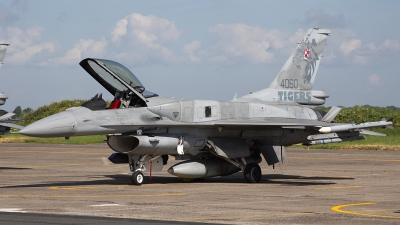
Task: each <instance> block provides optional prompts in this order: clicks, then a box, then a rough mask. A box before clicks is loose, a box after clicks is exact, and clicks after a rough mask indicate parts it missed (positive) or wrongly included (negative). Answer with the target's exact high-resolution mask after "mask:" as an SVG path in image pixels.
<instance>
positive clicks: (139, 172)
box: [128, 155, 161, 185]
mask: <svg viewBox="0 0 400 225" xmlns="http://www.w3.org/2000/svg"><path fill="white" fill-rule="evenodd" d="M128 157H129V168H130V170H131V171H132V172H133V174H132V177H131V181H132V184H134V185H142V183H143V181H144V175H143V172H144V171H146V167H145V165H146V164H149V163H151V162H152V161H154V160H156V159H157V158H159V157H161V155H158V156H149V157H148V158H150V159H149V160H147V161H144V160H145V159H146V157H147V155H141V156H137V157H135V159H133V157H132V155H130V156H128ZM150 176H151V167H150Z"/></svg>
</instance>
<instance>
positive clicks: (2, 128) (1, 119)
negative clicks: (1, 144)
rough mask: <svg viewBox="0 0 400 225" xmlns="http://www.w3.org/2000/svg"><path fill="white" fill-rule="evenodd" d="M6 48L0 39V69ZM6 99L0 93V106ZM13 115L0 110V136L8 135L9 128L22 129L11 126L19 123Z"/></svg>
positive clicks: (17, 126)
mask: <svg viewBox="0 0 400 225" xmlns="http://www.w3.org/2000/svg"><path fill="white" fill-rule="evenodd" d="M7 46H9V44H7V43H6V42H4V41H3V40H1V39H0V67H1V65H2V64H3V60H4V57H5V55H6V52H7ZM7 99H8V96H7V95H5V94H4V93H2V92H0V105H4V104H5V103H6V100H7ZM14 115H15V114H14V113H9V112H7V111H5V110H0V135H3V134H6V133H10V132H11V128H16V129H22V128H24V127H23V126H20V125H17V124H13V122H18V121H20V120H14V119H12V117H13V116H14Z"/></svg>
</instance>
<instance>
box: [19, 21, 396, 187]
mask: <svg viewBox="0 0 400 225" xmlns="http://www.w3.org/2000/svg"><path fill="white" fill-rule="evenodd" d="M329 34H330V31H329V30H326V29H319V28H318V27H317V28H313V29H309V30H308V31H307V33H306V35H305V36H304V38H303V39H302V40H301V42H299V43H298V45H297V47H296V48H295V50H294V52H293V53H292V54H291V55H290V57H289V59H288V60H287V61H286V63H285V64H284V66H283V67H282V69H281V70H280V71H279V73H278V75H277V76H276V77H275V79H274V80H273V81H272V83H271V84H270V85H269V87H267V88H266V89H263V90H260V91H258V92H254V93H251V94H248V95H246V96H243V97H240V98H235V99H234V100H232V101H226V102H224V101H212V100H181V101H180V100H177V99H174V98H165V97H161V96H159V95H157V94H155V93H152V92H149V91H147V90H145V87H144V86H143V85H142V83H141V82H140V81H139V79H137V77H136V76H135V75H134V74H133V73H132V72H131V71H130V70H129V69H127V68H126V67H125V66H123V65H121V64H119V63H117V62H114V61H111V60H105V59H94V58H87V59H84V60H82V61H81V62H80V65H81V67H82V68H83V69H85V70H86V71H87V72H88V73H89V74H90V75H91V76H92V77H93V78H94V79H95V80H96V81H98V82H99V83H100V84H101V85H102V86H103V87H104V88H105V89H106V90H108V91H109V92H110V93H111V94H112V95H113V96H115V98H114V100H113V101H112V102H111V104H110V106H109V107H108V108H107V109H104V107H105V102H104V100H103V99H102V98H101V96H99V95H96V96H95V97H93V98H92V99H91V100H90V101H89V102H87V103H85V104H84V105H83V106H81V107H73V108H69V109H67V110H66V111H64V112H60V113H58V114H55V115H52V116H49V117H46V118H44V119H41V120H39V121H36V122H34V123H32V124H30V125H28V126H27V127H25V128H24V129H22V130H21V131H20V133H21V134H24V135H28V136H35V137H70V136H78V135H94V134H107V144H108V146H109V147H110V148H111V149H112V150H114V151H115V153H114V154H112V155H111V156H110V157H109V160H110V161H112V162H113V163H126V164H128V165H129V168H130V170H131V171H132V172H133V174H132V178H131V180H132V182H133V183H134V184H137V185H140V184H142V182H143V180H144V175H143V173H144V172H150V174H149V175H150V178H151V174H152V172H156V171H161V169H162V167H163V165H166V163H167V161H168V158H169V156H173V157H175V159H176V160H183V161H182V162H180V163H178V164H176V165H174V166H172V167H171V168H169V169H168V172H169V173H170V174H172V175H175V176H178V177H181V178H188V179H202V178H208V177H215V176H226V175H230V174H233V173H236V172H239V171H242V173H243V175H244V178H245V180H246V181H247V182H249V183H257V182H259V181H260V179H261V176H262V172H261V169H260V166H259V163H260V162H261V161H262V157H261V155H262V156H263V158H264V159H265V161H266V162H267V164H268V165H274V164H276V163H278V162H281V161H282V160H284V159H285V157H286V153H285V146H290V145H293V144H304V145H312V144H323V143H328V142H342V141H354V140H361V139H364V136H361V135H360V133H367V132H368V134H372V135H383V134H379V133H377V132H372V131H366V130H364V128H370V127H391V126H392V122H391V121H386V120H382V121H376V122H368V123H362V124H337V123H333V119H334V118H335V116H336V115H337V114H338V113H339V111H340V108H339V107H333V108H332V109H331V110H330V111H329V112H328V113H321V112H320V111H317V110H315V109H313V108H312V107H311V106H317V105H322V104H324V103H325V99H326V98H328V97H329V95H328V94H326V93H325V92H324V91H321V90H312V86H313V83H314V80H315V76H316V73H317V70H318V67H319V64H320V62H321V57H322V52H323V49H324V47H325V44H326V40H327V38H328V36H329Z"/></svg>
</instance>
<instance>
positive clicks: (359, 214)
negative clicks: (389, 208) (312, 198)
mask: <svg viewBox="0 0 400 225" xmlns="http://www.w3.org/2000/svg"><path fill="white" fill-rule="evenodd" d="M374 204H376V203H375V202H360V203H352V204H344V205H337V206H334V207H332V208H331V210H333V211H335V212H339V213H344V214H350V215H356V216H365V217H377V218H388V219H400V216H389V215H380V214H370V213H362V212H354V211H348V210H343V209H341V208H344V207H350V206H361V205H374Z"/></svg>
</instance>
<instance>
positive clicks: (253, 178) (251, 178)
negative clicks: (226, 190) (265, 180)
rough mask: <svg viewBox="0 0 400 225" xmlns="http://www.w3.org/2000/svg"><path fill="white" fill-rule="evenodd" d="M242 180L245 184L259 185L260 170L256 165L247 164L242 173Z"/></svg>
mask: <svg viewBox="0 0 400 225" xmlns="http://www.w3.org/2000/svg"><path fill="white" fill-rule="evenodd" d="M243 175H244V179H245V180H246V181H247V183H259V182H260V180H261V175H262V173H261V168H260V166H259V165H258V164H257V163H249V164H247V165H246V167H245V168H244V171H243Z"/></svg>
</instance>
